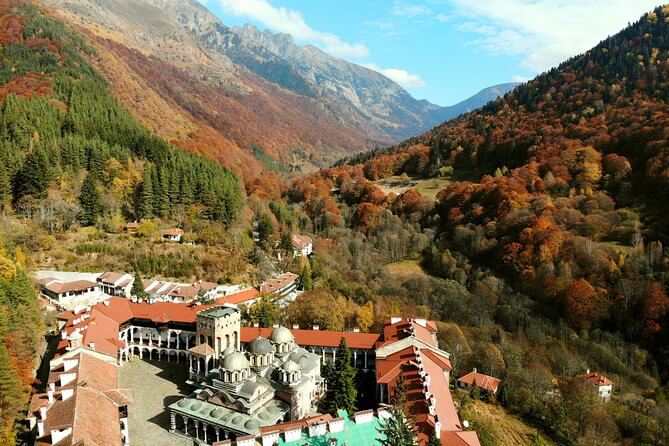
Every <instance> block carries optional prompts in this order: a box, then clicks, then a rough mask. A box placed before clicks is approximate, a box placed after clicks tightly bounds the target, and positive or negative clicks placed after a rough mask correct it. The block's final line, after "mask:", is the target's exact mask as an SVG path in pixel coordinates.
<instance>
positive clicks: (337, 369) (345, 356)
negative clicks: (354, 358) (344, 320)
mask: <svg viewBox="0 0 669 446" xmlns="http://www.w3.org/2000/svg"><path fill="white" fill-rule="evenodd" d="M355 375H356V371H355V369H354V368H353V366H352V365H351V350H349V348H348V347H347V346H346V340H345V339H344V338H341V341H339V347H337V358H336V359H335V364H334V368H333V370H332V373H331V380H330V381H331V382H328V391H327V394H326V396H325V401H326V406H327V409H328V411H329V412H330V413H332V414H336V413H337V411H338V410H345V411H347V412H348V413H352V412H353V411H354V410H355V405H356V401H357V398H358V389H357V388H356V386H355Z"/></svg>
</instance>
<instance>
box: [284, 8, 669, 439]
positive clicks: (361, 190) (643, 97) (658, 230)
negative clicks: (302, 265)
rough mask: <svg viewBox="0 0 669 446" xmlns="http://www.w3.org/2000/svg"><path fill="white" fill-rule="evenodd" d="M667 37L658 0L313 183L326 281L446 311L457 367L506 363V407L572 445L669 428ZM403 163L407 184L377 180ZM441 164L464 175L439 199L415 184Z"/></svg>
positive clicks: (303, 198)
mask: <svg viewBox="0 0 669 446" xmlns="http://www.w3.org/2000/svg"><path fill="white" fill-rule="evenodd" d="M668 44H669V7H663V8H657V9H656V10H654V11H653V12H650V13H648V14H647V15H645V16H643V17H642V18H641V19H640V20H639V21H638V22H636V23H634V24H632V25H631V26H629V27H628V28H626V29H625V30H623V31H621V32H620V33H619V34H616V35H615V36H612V37H610V38H608V39H606V40H604V41H602V42H601V43H600V44H599V45H598V46H596V47H595V48H593V49H592V50H590V51H588V52H586V53H584V54H582V55H580V56H577V57H575V58H573V59H571V60H568V61H566V62H564V63H563V64H561V65H560V66H559V67H557V68H555V69H553V70H551V71H549V72H547V73H545V74H542V75H540V76H538V77H537V78H536V79H534V80H532V81H530V82H528V83H527V84H526V85H523V86H520V87H518V88H516V89H515V90H514V91H513V92H511V93H509V94H507V95H506V96H504V97H503V98H501V99H498V100H497V101H495V102H493V103H490V104H488V105H487V106H485V107H483V108H482V109H479V110H475V111H473V112H471V113H469V114H467V115H463V116H461V117H460V118H457V119H455V120H453V121H449V122H447V123H444V124H442V125H441V126H439V127H437V128H435V129H434V130H432V131H430V132H428V133H426V134H424V135H421V136H419V137H417V138H413V139H411V140H409V141H406V142H405V143H403V144H401V145H399V146H398V147H395V148H393V149H390V150H385V151H382V152H376V153H372V154H367V155H364V156H360V157H357V158H354V159H352V160H350V161H349V162H346V163H344V164H342V165H339V166H337V167H333V168H331V169H324V170H322V171H320V172H319V173H318V174H316V175H313V176H311V177H309V178H306V179H303V180H297V181H296V182H295V183H294V184H293V185H292V187H291V188H290V190H289V191H288V194H287V198H288V199H289V200H290V201H293V202H295V203H298V204H299V205H300V206H301V208H302V209H303V210H304V212H305V213H306V214H307V215H308V216H309V217H310V220H311V222H312V223H313V227H314V229H315V230H317V231H323V232H324V233H325V234H327V236H328V237H330V238H334V239H336V240H337V243H336V245H335V248H332V249H333V251H335V252H336V253H332V252H331V253H328V254H323V255H322V256H321V257H320V258H319V257H318V256H317V258H316V259H315V260H314V263H315V264H316V266H315V267H314V268H313V271H314V277H313V281H314V283H315V284H317V285H316V286H323V287H325V288H328V289H330V290H331V292H332V293H335V294H338V293H341V294H342V295H345V296H349V297H351V298H352V299H354V300H355V302H356V303H357V304H358V305H360V306H361V308H367V307H368V306H371V307H372V308H374V309H375V311H376V312H377V313H378V312H384V311H388V308H389V307H390V308H392V305H396V306H398V307H403V306H404V307H408V308H412V309H413V310H412V311H415V312H417V313H421V314H425V312H428V313H429V314H430V315H431V316H432V317H435V318H437V319H441V320H442V321H444V322H447V323H448V326H447V327H445V328H444V331H445V332H446V333H447V334H445V335H444V339H443V342H444V344H443V345H444V347H446V350H448V351H450V352H451V354H452V357H451V359H452V361H453V364H454V367H455V369H456V371H455V373H456V374H457V373H461V372H462V371H467V370H468V369H469V368H470V367H472V366H476V367H478V368H480V369H482V370H485V371H487V372H488V373H491V374H493V375H496V376H499V377H502V378H503V381H504V383H505V384H504V390H503V393H502V397H501V402H502V404H503V405H504V406H505V407H506V408H507V410H509V411H511V412H513V413H516V414H518V415H520V416H522V417H523V418H524V419H526V420H528V421H530V422H532V423H534V424H535V425H536V426H540V427H542V428H543V429H546V430H547V431H548V432H549V433H550V434H551V435H552V436H554V438H555V439H557V440H558V441H560V442H574V443H578V444H612V443H614V442H616V441H620V440H622V439H632V438H633V439H635V441H637V442H640V443H649V444H658V443H662V442H666V441H667V439H668V438H669V431H668V430H667V429H666V426H667V420H668V419H669V408H668V407H667V403H666V400H665V396H664V395H665V392H666V390H668V387H667V381H668V379H669V374H668V373H667V370H669V344H668V340H669V297H667V290H668V289H669V273H668V271H669V270H668V267H669V263H668V262H669V260H668V255H667V249H666V248H665V245H666V243H668V242H669V232H668V230H669V219H668V218H667V212H668V211H669V208H668V205H667V203H669V149H668V147H669V144H668V141H667V137H668V136H669V135H668V134H667V129H668V128H669V107H668V106H667V100H668V99H669V89H668V88H669V84H668V81H669V73H668V71H669V63H668V61H667V56H668V52H669V45H668ZM401 174H404V179H403V180H401V182H402V183H403V184H409V186H408V187H407V188H406V189H407V190H405V191H404V192H402V193H401V194H399V195H398V194H392V193H391V194H386V193H384V192H383V191H382V190H381V188H380V187H379V184H377V183H378V180H380V179H383V178H387V177H390V176H399V175H401ZM429 178H439V179H440V181H442V182H448V183H449V185H448V187H446V188H445V189H444V190H442V191H441V192H440V193H439V194H438V197H437V201H436V202H433V201H432V200H430V199H428V198H426V197H424V196H422V195H421V194H420V193H419V192H418V191H417V190H416V189H415V188H412V187H411V186H410V185H411V184H413V183H417V182H429ZM375 182H377V183H375ZM343 228H346V229H343ZM342 259H345V260H344V261H342ZM397 262H400V263H397ZM417 263H418V264H420V267H422V269H421V268H419V267H418V265H417ZM388 264H390V265H388ZM384 265H387V266H386V268H385V270H388V271H400V272H402V273H403V274H402V276H401V277H393V276H392V275H389V274H388V271H385V270H384V268H383V266H384ZM312 266H313V265H312ZM425 272H427V273H429V274H430V277H427V276H425ZM426 307H427V308H426ZM586 368H591V369H594V370H598V371H602V372H604V373H605V374H607V375H608V376H613V377H614V381H615V382H616V383H618V384H617V385H619V386H620V387H619V394H617V395H616V398H615V399H614V401H613V402H612V403H610V404H608V405H602V404H599V403H598V402H597V401H594V400H593V399H591V398H588V397H587V392H586V393H583V392H584V390H583V389H580V388H579V387H578V380H575V379H574V377H575V376H576V375H578V374H579V373H583V372H584V370H585V369H586ZM593 423H596V424H597V426H600V427H601V429H600V430H597V429H599V428H595V427H594V424H593ZM477 430H479V429H477ZM492 431H494V429H492V428H491V432H492ZM479 432H480V431H479ZM491 435H492V436H493V438H494V432H492V434H491ZM483 437H484V438H485V435H483ZM484 443H486V444H495V443H494V441H488V440H486V441H484Z"/></svg>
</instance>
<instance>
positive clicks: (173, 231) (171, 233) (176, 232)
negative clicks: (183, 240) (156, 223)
mask: <svg viewBox="0 0 669 446" xmlns="http://www.w3.org/2000/svg"><path fill="white" fill-rule="evenodd" d="M183 233H184V231H183V229H179V228H171V229H168V230H167V231H165V232H163V235H169V236H177V235H183Z"/></svg>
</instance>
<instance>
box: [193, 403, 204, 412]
mask: <svg viewBox="0 0 669 446" xmlns="http://www.w3.org/2000/svg"><path fill="white" fill-rule="evenodd" d="M200 407H202V403H193V405H192V406H190V408H191V410H198V409H199V408H200Z"/></svg>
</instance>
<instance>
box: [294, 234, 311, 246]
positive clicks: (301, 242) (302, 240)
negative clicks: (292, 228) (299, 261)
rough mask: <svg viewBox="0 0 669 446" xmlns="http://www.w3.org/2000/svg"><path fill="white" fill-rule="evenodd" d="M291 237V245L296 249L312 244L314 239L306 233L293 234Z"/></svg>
mask: <svg viewBox="0 0 669 446" xmlns="http://www.w3.org/2000/svg"><path fill="white" fill-rule="evenodd" d="M291 238H292V242H293V246H294V247H295V248H296V249H304V248H306V247H307V246H309V245H313V243H314V241H313V240H312V239H311V237H309V236H308V235H302V234H293V235H292V237H291Z"/></svg>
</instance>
